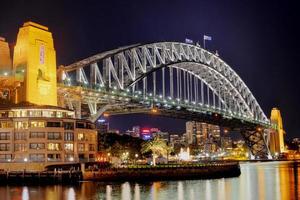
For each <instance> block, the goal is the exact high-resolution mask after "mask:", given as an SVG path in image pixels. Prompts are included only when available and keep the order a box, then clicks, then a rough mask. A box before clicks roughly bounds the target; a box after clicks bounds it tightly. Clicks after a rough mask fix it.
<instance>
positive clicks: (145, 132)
mask: <svg viewBox="0 0 300 200" xmlns="http://www.w3.org/2000/svg"><path fill="white" fill-rule="evenodd" d="M140 137H141V139H143V140H151V139H152V138H153V135H152V133H151V131H150V129H148V128H143V129H142V130H141V133H140Z"/></svg>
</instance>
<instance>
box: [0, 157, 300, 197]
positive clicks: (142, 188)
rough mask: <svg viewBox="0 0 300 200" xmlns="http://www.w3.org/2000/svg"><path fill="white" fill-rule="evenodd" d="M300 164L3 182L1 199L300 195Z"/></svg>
mask: <svg viewBox="0 0 300 200" xmlns="http://www.w3.org/2000/svg"><path fill="white" fill-rule="evenodd" d="M299 168H300V165H299V164H298V165H297V166H296V165H293V164H292V163H289V162H272V163H270V162H268V163H251V164H241V171H242V174H241V176H240V177H238V178H227V179H214V180H189V181H161V182H148V183H147V182H145V183H128V182H126V183H93V182H84V183H82V184H80V185H77V186H61V185H54V186H53V185H52V186H23V187H20V186H1V187H0V199H24V200H25V199H26V200H27V199H45V200H48V199H49V200H54V199H69V200H73V199H107V200H112V199H122V200H127V199H134V200H146V199H152V200H160V199H167V200H176V199H178V200H185V199H190V200H193V199H207V200H210V199H220V200H223V199H234V200H235V199H236V200H238V199H245V200H252V199H255V200H256V199H258V200H263V199H271V200H279V199H300V197H299V195H300V194H299V191H300V185H299V180H300V175H299Z"/></svg>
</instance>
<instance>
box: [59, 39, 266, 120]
mask: <svg viewBox="0 0 300 200" xmlns="http://www.w3.org/2000/svg"><path fill="white" fill-rule="evenodd" d="M160 68H161V69H162V70H163V74H165V68H166V69H169V73H170V77H171V76H174V74H175V73H178V70H180V71H183V75H182V76H181V78H182V79H183V78H186V79H188V78H191V77H189V76H186V74H190V75H191V76H192V77H193V79H195V78H197V79H198V80H199V81H198V82H199V83H200V84H202V83H205V85H207V86H208V87H209V88H210V91H211V92H212V94H213V97H214V95H215V96H217V97H218V98H219V99H220V101H221V104H223V109H224V110H226V112H227V113H228V112H229V113H230V114H231V115H233V117H237V118H238V117H243V118H246V119H248V120H250V121H253V122H254V123H257V124H259V123H261V124H269V120H268V118H267V117H266V115H265V114H264V112H263V111H262V109H261V107H260V106H259V104H258V102H257V101H256V99H255V97H254V96H253V94H252V93H251V92H250V90H249V88H248V87H247V86H246V84H245V83H244V82H243V81H242V79H241V78H240V77H239V76H238V75H237V73H236V72H235V71H234V70H233V69H232V68H231V67H230V66H229V65H228V64H226V63H225V62H224V61H223V60H222V59H221V58H220V57H218V56H217V55H215V54H213V53H211V52H209V51H207V50H205V49H203V48H200V47H199V46H195V45H191V44H186V43H179V42H161V43H152V44H146V45H133V46H128V47H124V48H119V49H116V50H112V51H108V52H104V53H100V54H97V55H95V56H92V57H89V58H87V59H84V60H82V61H79V62H76V63H74V64H72V65H69V66H65V67H61V68H60V70H61V73H60V75H61V77H60V80H61V81H62V82H63V83H65V84H66V85H68V84H74V80H71V79H70V77H71V76H70V74H71V73H72V72H75V73H76V81H75V84H81V85H82V86H87V87H93V88H95V87H96V88H97V86H99V87H104V88H106V89H113V88H114V89H116V88H117V89H120V90H128V89H130V91H131V92H135V91H136V90H137V89H136V85H138V84H137V82H138V81H139V80H140V81H143V83H144V85H143V89H142V92H146V91H147V86H145V85H146V84H145V83H146V82H147V75H148V74H150V73H152V74H153V73H155V71H156V70H158V69H160ZM174 68H175V70H173V69H174ZM174 71H175V72H174ZM185 72H186V73H185ZM88 73H89V76H87V74H88ZM180 73H181V72H180ZM184 73H185V74H184ZM184 76H186V77H184ZM176 78H177V79H179V78H180V77H179V76H177V77H176ZM162 79H164V76H162ZM145 80H146V81H145ZM190 80H191V79H190ZM162 81H163V82H164V81H165V80H162ZM173 81H174V82H177V83H178V80H177V81H175V80H172V82H173ZM185 81H186V80H185ZM71 82H73V83H71ZM154 84H155V83H154ZM186 85H187V84H186ZM164 87H166V85H165V86H164ZM168 87H169V88H163V91H162V93H163V94H162V95H163V98H167V97H166V95H165V94H166V92H165V91H166V90H169V96H170V97H171V98H176V99H179V98H181V99H182V98H183V97H180V96H178V95H177V96H176V95H175V94H176V92H175V91H172V90H174V89H175V88H176V87H175V86H174V84H173V85H172V84H169V86H168ZM192 87H193V86H192ZM194 87H196V86H194ZM176 89H177V90H180V88H178V87H177V88H176ZM181 89H182V90H185V91H184V92H187V91H186V90H189V89H188V88H181ZM201 90H202V88H200V89H199V88H198V92H195V94H194V96H196V95H199V96H200V94H203V92H204V91H201ZM188 92H189V91H188ZM190 92H191V91H190ZM152 93H154V94H153V95H154V96H155V95H158V94H155V91H153V92H152ZM177 94H178V92H177ZM209 96H210V95H207V97H208V98H209ZM200 98H202V97H200ZM200 98H198V100H200ZM183 100H184V101H185V100H186V99H183ZM187 100H188V102H189V103H190V104H192V103H196V105H197V106H200V107H201V106H204V104H197V103H198V102H195V101H197V97H196V98H195V101H190V99H187ZM199 102H200V103H201V101H199ZM87 103H88V104H89V108H90V110H91V114H94V115H95V114H96V113H97V112H95V111H96V110H98V109H97V106H95V105H94V104H93V102H91V101H90V102H87ZM202 103H204V102H202ZM211 103H212V102H211ZM209 107H210V108H211V109H212V110H214V109H215V110H216V111H219V109H220V107H217V108H216V106H215V105H209ZM98 114H99V113H98ZM100 114H101V113H100Z"/></svg>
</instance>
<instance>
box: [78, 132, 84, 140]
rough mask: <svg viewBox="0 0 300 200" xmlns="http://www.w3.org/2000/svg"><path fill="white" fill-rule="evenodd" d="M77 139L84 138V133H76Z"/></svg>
mask: <svg viewBox="0 0 300 200" xmlns="http://www.w3.org/2000/svg"><path fill="white" fill-rule="evenodd" d="M78 140H80V141H83V140H84V134H83V133H78Z"/></svg>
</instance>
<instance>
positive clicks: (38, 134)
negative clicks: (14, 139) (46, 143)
mask: <svg viewBox="0 0 300 200" xmlns="http://www.w3.org/2000/svg"><path fill="white" fill-rule="evenodd" d="M29 137H30V138H45V132H30V135H29Z"/></svg>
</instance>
